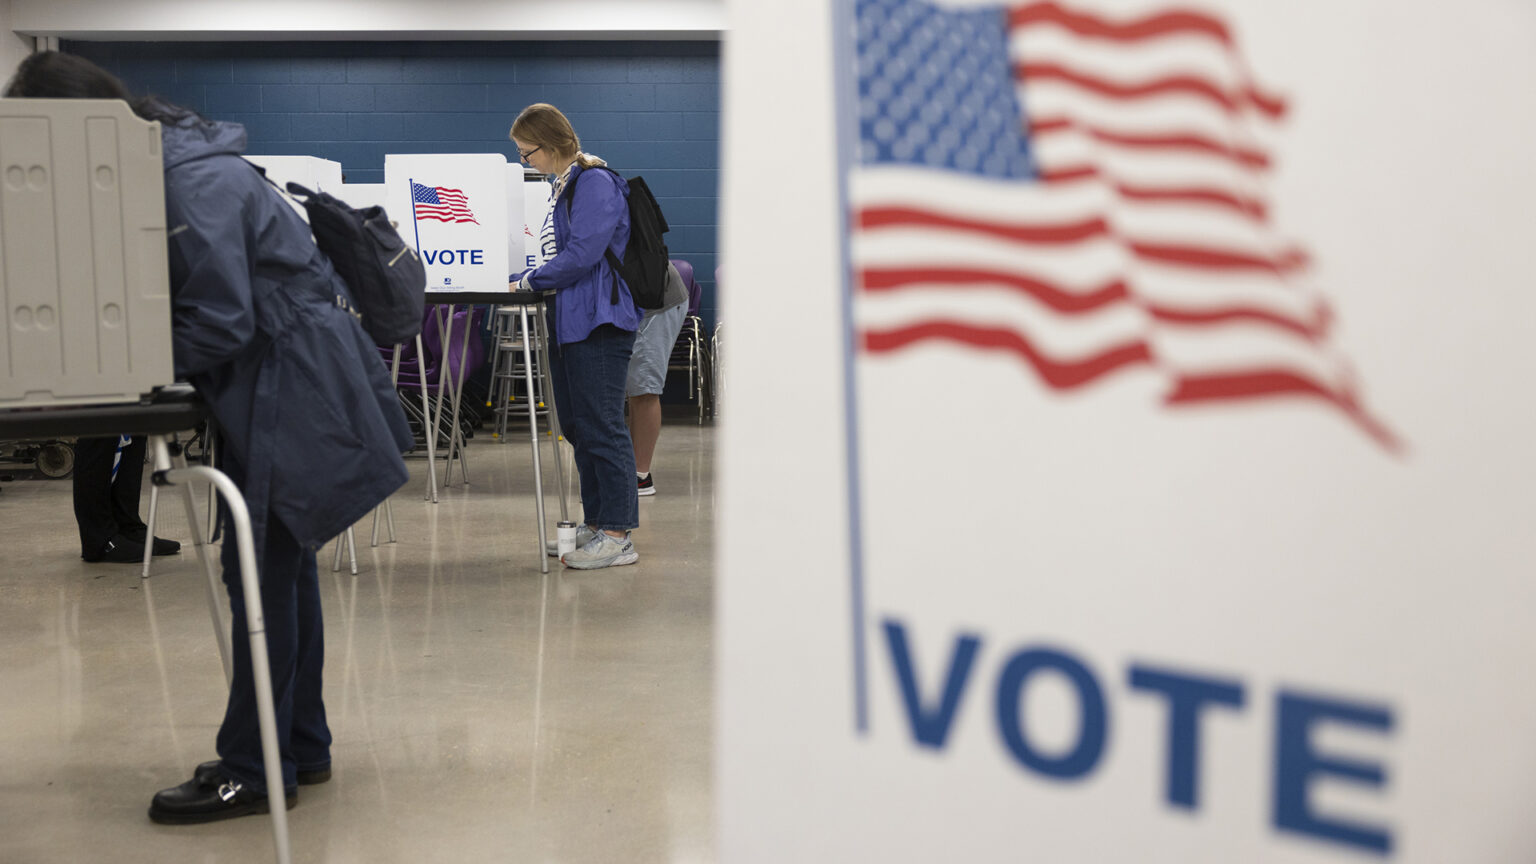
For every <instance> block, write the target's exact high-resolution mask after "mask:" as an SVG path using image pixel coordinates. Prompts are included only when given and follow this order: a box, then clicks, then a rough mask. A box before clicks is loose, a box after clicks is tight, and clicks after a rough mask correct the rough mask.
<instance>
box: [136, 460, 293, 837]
mask: <svg viewBox="0 0 1536 864" xmlns="http://www.w3.org/2000/svg"><path fill="white" fill-rule="evenodd" d="M169 461H170V458H169V453H168V450H167V447H166V445H165V441H164V439H163V438H158V437H157V439H156V442H155V464H156V466H159V465H161V464H164V463H168V462H169ZM181 461H182V466H183V467H177V468H169V469H161V468H158V467H157V468H156V470H155V473H154V475H153V477H154V483H155V484H156V485H163V486H175V485H182V486H183V488H184V489H187V492H186V494H187V499H186V500H187V515H188V516H189V517H194V518H195V516H196V510H195V509H194V507H193V505H192V500H191V490H190V489H188V488H187V487H186V486H185V485H183V484H185V483H187V482H189V481H191V480H193V479H202V480H206V481H209V482H211V483H212V484H213V485H214V486H217V487H218V489H219V492H220V493H222V494H223V495H224V500H225V505H224V506H225V507H227V508H228V509H229V513H230V522H231V523H232V524H233V526H234V530H235V542H236V543H237V544H238V547H239V553H240V587H241V589H242V591H243V592H244V594H245V620H246V624H247V625H248V626H247V629H248V631H249V636H250V640H251V672H252V673H253V678H254V683H255V685H256V720H257V723H258V725H259V726H260V728H261V760H262V765H263V767H264V768H265V769H266V776H267V797H268V799H269V800H271V801H273V806H272V807H271V808H270V812H271V814H272V842H273V844H274V845H276V847H277V860H278V864H289V862H290V861H292V858H293V855H292V851H291V850H290V848H289V845H288V811H287V808H285V807H284V806H283V788H284V787H283V764H282V759H281V756H280V755H279V752H278V745H277V710H276V708H275V706H274V705H273V702H272V666H271V661H270V660H269V659H268V658H267V622H266V618H265V617H264V616H263V614H262V608H261V580H260V578H259V576H258V574H257V573H256V544H255V541H254V540H253V539H252V537H251V514H250V512H249V511H248V510H246V507H245V498H243V497H242V496H241V495H240V490H239V488H238V487H236V486H235V484H234V481H232V480H230V479H229V478H228V477H227V476H225V475H224V473H223V472H222V471H216V470H214V469H213V468H208V467H205V466H202V465H199V466H197V467H195V468H188V467H185V460H184V459H183V460H181ZM194 533H195V531H194ZM225 542H228V540H226V541H225ZM220 631H221V632H222V627H221V628H220ZM274 796H275V797H274Z"/></svg>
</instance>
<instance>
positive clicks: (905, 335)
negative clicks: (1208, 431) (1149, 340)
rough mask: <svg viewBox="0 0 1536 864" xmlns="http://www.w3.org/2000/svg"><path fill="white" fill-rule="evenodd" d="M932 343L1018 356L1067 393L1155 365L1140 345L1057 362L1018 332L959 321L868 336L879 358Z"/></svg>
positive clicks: (874, 332)
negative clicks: (1135, 368) (1128, 370)
mask: <svg viewBox="0 0 1536 864" xmlns="http://www.w3.org/2000/svg"><path fill="white" fill-rule="evenodd" d="M928 341H947V342H958V343H961V344H964V345H969V346H971V347H975V348H986V349H993V350H1000V351H1006V352H1009V353H1012V354H1015V355H1017V356H1019V357H1021V358H1023V359H1024V360H1026V361H1028V362H1029V365H1030V366H1031V367H1033V368H1034V370H1035V372H1036V373H1038V374H1039V375H1040V377H1041V378H1042V379H1043V380H1044V381H1045V382H1046V383H1047V384H1049V385H1050V386H1052V387H1055V388H1058V389H1063V390H1071V389H1076V388H1078V387H1082V386H1084V385H1086V384H1090V383H1092V382H1093V381H1095V380H1097V379H1098V378H1101V377H1103V376H1105V375H1108V374H1110V373H1112V372H1115V371H1117V370H1119V369H1123V368H1125V367H1128V366H1137V365H1146V364H1150V363H1151V362H1152V351H1151V349H1149V348H1148V347H1147V345H1146V343H1145V342H1140V341H1138V342H1133V343H1130V344H1126V345H1119V346H1115V347H1113V348H1111V349H1109V350H1107V351H1104V352H1102V353H1100V354H1096V355H1094V356H1092V357H1089V358H1087V359H1086V360H1078V361H1059V360H1053V359H1052V358H1050V357H1047V356H1046V355H1045V354H1044V353H1042V352H1040V351H1039V350H1037V349H1036V348H1035V347H1034V345H1033V344H1031V342H1030V341H1029V340H1028V339H1027V338H1025V337H1024V335H1023V334H1022V333H1019V332H1018V331H1016V330H1011V329H1008V328H1003V327H978V326H974V325H970V324H964V323H961V322H958V321H943V320H931V321H926V322H924V323H922V324H916V325H913V326H910V327H903V328H900V329H895V330H867V331H865V333H864V348H865V350H867V351H870V352H872V353H877V354H878V353H882V352H888V351H897V350H900V349H902V348H906V347H908V346H911V345H913V344H916V343H919V342H928Z"/></svg>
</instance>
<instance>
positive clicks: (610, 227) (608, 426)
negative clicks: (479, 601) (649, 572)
mask: <svg viewBox="0 0 1536 864" xmlns="http://www.w3.org/2000/svg"><path fill="white" fill-rule="evenodd" d="M510 137H511V139H512V143H513V144H514V145H516V147H517V153H518V156H519V157H521V158H522V160H523V161H524V162H526V163H528V165H529V166H531V167H532V168H533V169H534V170H535V171H538V172H540V173H542V174H548V175H550V176H551V177H552V178H553V179H554V188H553V192H552V193H551V195H550V201H551V208H550V212H549V213H548V214H547V215H546V216H545V217H544V228H543V231H542V232H541V237H540V242H541V245H543V246H544V248H545V250H546V251H550V250H552V251H553V254H552V256H551V257H549V258H548V259H547V260H546V261H545V262H544V263H543V264H541V265H539V266H538V267H535V268H534V269H532V270H529V271H528V272H526V273H524V274H523V275H522V276H521V277H520V278H519V279H518V280H517V282H516V283H515V284H514V287H515V288H516V290H519V291H541V292H546V293H548V292H553V294H554V302H553V303H551V304H550V316H549V318H550V328H549V329H550V332H551V333H552V334H553V338H554V342H555V345H554V348H553V349H552V350H551V351H550V352H549V354H550V364H549V365H550V374H551V377H552V378H553V381H554V397H555V410H556V411H558V412H559V416H560V428H561V430H562V431H563V432H564V433H565V437H566V440H568V441H570V442H571V446H572V448H573V449H574V450H575V454H576V472H577V474H578V476H579V478H580V481H581V503H582V509H583V515H584V521H585V523H586V524H584V525H583V526H582V527H581V528H580V529H579V530H578V532H577V535H576V550H575V551H573V552H568V553H566V554H565V555H564V556H563V557H562V558H561V559H560V560H561V563H563V564H565V566H567V567H571V568H574V569H578V570H595V569H598V568H601V567H615V566H619V565H623V564H633V563H635V562H636V561H637V560H639V558H640V556H639V553H637V552H636V551H635V545H634V542H633V541H632V540H630V538H629V532H630V531H631V530H632V529H634V528H636V527H638V526H639V524H640V521H639V519H640V506H639V497H638V495H637V489H636V486H635V453H634V448H633V445H632V444H631V442H630V438H629V429H628V427H626V426H625V425H624V379H625V376H626V373H627V372H628V369H629V357H630V353H631V352H632V351H633V349H634V344H635V330H636V329H637V328H639V326H640V319H641V312H640V310H638V309H636V308H635V302H634V299H633V298H632V297H631V296H630V292H629V286H628V285H626V284H625V283H624V280H623V278H622V277H620V276H619V274H618V273H617V272H616V271H615V270H614V269H613V268H612V267H611V266H609V264H608V261H607V255H606V254H605V253H607V252H612V253H613V254H614V255H615V256H616V257H617V258H621V259H622V258H623V257H624V246H625V244H627V243H628V242H629V205H628V197H629V187H628V186H626V185H625V183H624V181H623V180H622V179H621V178H620V177H619V176H618V175H617V174H615V173H614V172H612V171H609V170H607V169H606V168H605V165H606V163H604V162H603V160H601V159H598V158H597V157H595V156H592V155H589V154H586V153H583V152H581V140H580V139H578V138H577V137H576V130H575V129H573V128H571V121H569V120H567V119H566V117H565V115H564V114H562V113H560V109H558V108H556V107H555V106H553V105H546V104H543V103H539V104H536V105H529V106H528V107H527V108H524V109H523V111H522V113H521V114H518V115H517V119H516V120H515V121H513V123H512V131H511V134H510Z"/></svg>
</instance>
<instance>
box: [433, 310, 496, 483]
mask: <svg viewBox="0 0 1536 864" xmlns="http://www.w3.org/2000/svg"><path fill="white" fill-rule="evenodd" d="M466 308H467V309H468V310H469V314H468V315H466V316H465V317H464V344H463V345H461V346H460V347H459V374H458V377H457V379H456V380H455V381H454V382H453V422H452V423H451V424H450V425H449V427H448V428H449V431H450V432H451V433H452V434H451V436H450V437H449V439H448V474H447V475H446V476H445V477H444V482H445V483H451V482H453V454H454V453H455V452H457V453H458V454H459V476H461V477H463V478H464V485H465V486H468V485H469V463H468V462H466V461H465V459H464V445H465V444H466V443H467V442H465V440H464V437H463V433H462V432H461V431H460V430H459V403H460V401H461V400H462V399H463V396H464V379H465V378H468V377H469V374H468V372H467V371H466V370H465V368H464V367H465V366H466V365H468V363H469V340H470V339H472V338H474V335H475V334H474V329H475V307H473V306H468V307H466ZM492 308H495V307H492ZM448 332H449V333H452V332H453V320H452V319H451V318H450V319H449V321H448ZM444 359H445V360H446V359H447V355H446V349H445V354H444ZM449 377H453V376H449Z"/></svg>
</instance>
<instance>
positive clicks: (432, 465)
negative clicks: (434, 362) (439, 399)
mask: <svg viewBox="0 0 1536 864" xmlns="http://www.w3.org/2000/svg"><path fill="white" fill-rule="evenodd" d="M416 356H417V357H418V358H420V360H419V362H418V363H417V366H419V367H420V372H421V374H419V375H417V376H416V381H417V383H418V384H420V385H421V425H422V427H423V428H422V437H423V438H426V439H427V499H426V500H428V501H431V502H432V503H433V504H436V503H437V424H436V423H431V424H430V425H431V427H432V428H430V429H428V428H426V427H427V426H428V425H429V424H428V421H429V420H431V418H432V399H431V397H429V396H428V395H427V352H426V351H425V350H423V349H422V347H421V334H420V333H417V334H416Z"/></svg>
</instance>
